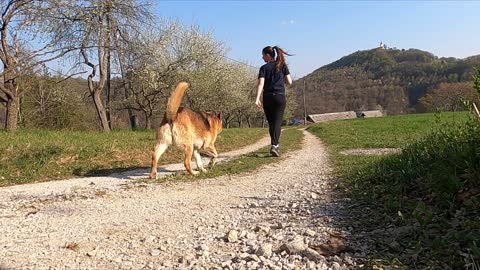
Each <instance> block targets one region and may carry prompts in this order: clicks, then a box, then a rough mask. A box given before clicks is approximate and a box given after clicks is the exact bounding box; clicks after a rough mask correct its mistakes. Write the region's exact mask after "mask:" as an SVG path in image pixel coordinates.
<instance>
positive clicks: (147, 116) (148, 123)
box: [144, 112, 152, 129]
mask: <svg viewBox="0 0 480 270" xmlns="http://www.w3.org/2000/svg"><path fill="white" fill-rule="evenodd" d="M144 114H145V129H152V115H151V114H149V113H147V112H144Z"/></svg>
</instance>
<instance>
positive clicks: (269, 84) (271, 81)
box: [255, 46, 292, 157]
mask: <svg viewBox="0 0 480 270" xmlns="http://www.w3.org/2000/svg"><path fill="white" fill-rule="evenodd" d="M285 55H290V54H288V53H286V52H284V51H283V50H282V49H281V48H279V47H277V46H274V47H270V46H268V47H265V48H263V50H262V59H263V61H265V63H266V64H265V65H263V66H262V67H261V68H260V71H259V73H258V84H257V99H256V101H255V105H257V107H258V108H260V107H262V101H260V97H261V96H262V93H263V111H264V112H265V116H266V117H267V121H268V129H269V132H270V138H271V143H272V148H271V149H270V153H271V154H272V156H275V157H279V156H280V144H279V140H280V132H281V128H282V122H283V112H284V111H285V105H286V99H285V82H286V83H288V84H289V85H291V84H292V77H291V76H290V71H289V70H288V67H287V64H286V63H285ZM275 56H276V58H275Z"/></svg>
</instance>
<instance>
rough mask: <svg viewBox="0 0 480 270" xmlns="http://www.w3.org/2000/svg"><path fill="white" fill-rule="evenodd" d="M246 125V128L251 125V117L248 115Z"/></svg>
mask: <svg viewBox="0 0 480 270" xmlns="http://www.w3.org/2000/svg"><path fill="white" fill-rule="evenodd" d="M246 120H247V126H248V128H251V127H252V123H251V119H250V116H247V119H246Z"/></svg>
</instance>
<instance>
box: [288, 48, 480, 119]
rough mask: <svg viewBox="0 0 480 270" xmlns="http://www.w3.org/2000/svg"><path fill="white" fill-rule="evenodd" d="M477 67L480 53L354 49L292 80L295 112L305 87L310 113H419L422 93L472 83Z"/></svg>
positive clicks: (301, 111) (300, 111) (300, 113)
mask: <svg viewBox="0 0 480 270" xmlns="http://www.w3.org/2000/svg"><path fill="white" fill-rule="evenodd" d="M476 66H480V55H475V56H470V57H467V58H464V59H457V58H453V57H442V58H439V57H437V56H435V55H434V54H432V53H430V52H426V51H422V50H418V49H408V50H404V49H383V48H375V49H371V50H364V51H357V52H354V53H352V54H350V55H347V56H344V57H342V58H340V59H339V60H337V61H335V62H333V63H330V64H328V65H325V66H323V67H321V68H319V69H317V70H315V71H313V72H312V73H310V74H308V75H306V76H305V77H303V78H301V79H298V80H296V81H295V82H294V85H293V87H294V89H295V93H296V97H297V102H298V109H297V112H296V114H297V115H298V116H300V115H303V90H305V100H306V102H305V103H306V108H307V113H308V114H315V113H326V112H338V111H349V110H373V109H381V110H384V111H385V112H386V113H387V114H401V113H409V112H420V111H421V110H422V109H421V108H420V107H421V106H420V107H419V100H421V99H422V97H425V95H426V94H428V93H431V92H432V93H434V92H435V88H436V87H438V86H439V85H441V84H442V83H443V84H447V85H449V84H451V85H458V84H459V83H462V82H468V81H472V76H473V74H474V71H475V69H474V68H475V67H476ZM304 83H305V85H306V87H305V89H303V88H304ZM463 85H465V84H463Z"/></svg>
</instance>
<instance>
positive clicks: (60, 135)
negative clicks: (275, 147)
mask: <svg viewBox="0 0 480 270" xmlns="http://www.w3.org/2000/svg"><path fill="white" fill-rule="evenodd" d="M267 134H268V132H267V130H266V129H246V128H245V129H224V130H223V132H222V133H221V134H220V136H219V138H218V141H217V143H216V146H217V150H218V151H219V152H220V153H222V152H226V151H230V150H233V149H238V148H240V147H242V146H246V145H248V144H251V143H254V142H255V141H257V140H258V139H260V138H261V137H263V136H267ZM154 138H155V132H154V131H153V130H150V131H135V132H134V131H114V132H110V133H101V132H79V131H50V130H20V131H18V132H15V133H6V132H0V153H1V154H0V186H5V185H12V184H22V183H30V182H38V181H47V180H54V179H62V178H66V177H75V176H88V175H102V174H108V173H110V172H112V171H115V170H122V169H130V168H136V167H149V166H150V158H151V153H152V150H153V144H154ZM181 161H182V154H181V153H180V152H179V151H178V150H177V149H176V148H175V147H171V148H169V149H168V150H167V152H166V153H165V154H164V155H163V156H162V158H161V159H160V162H159V163H160V164H167V163H174V162H181Z"/></svg>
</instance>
